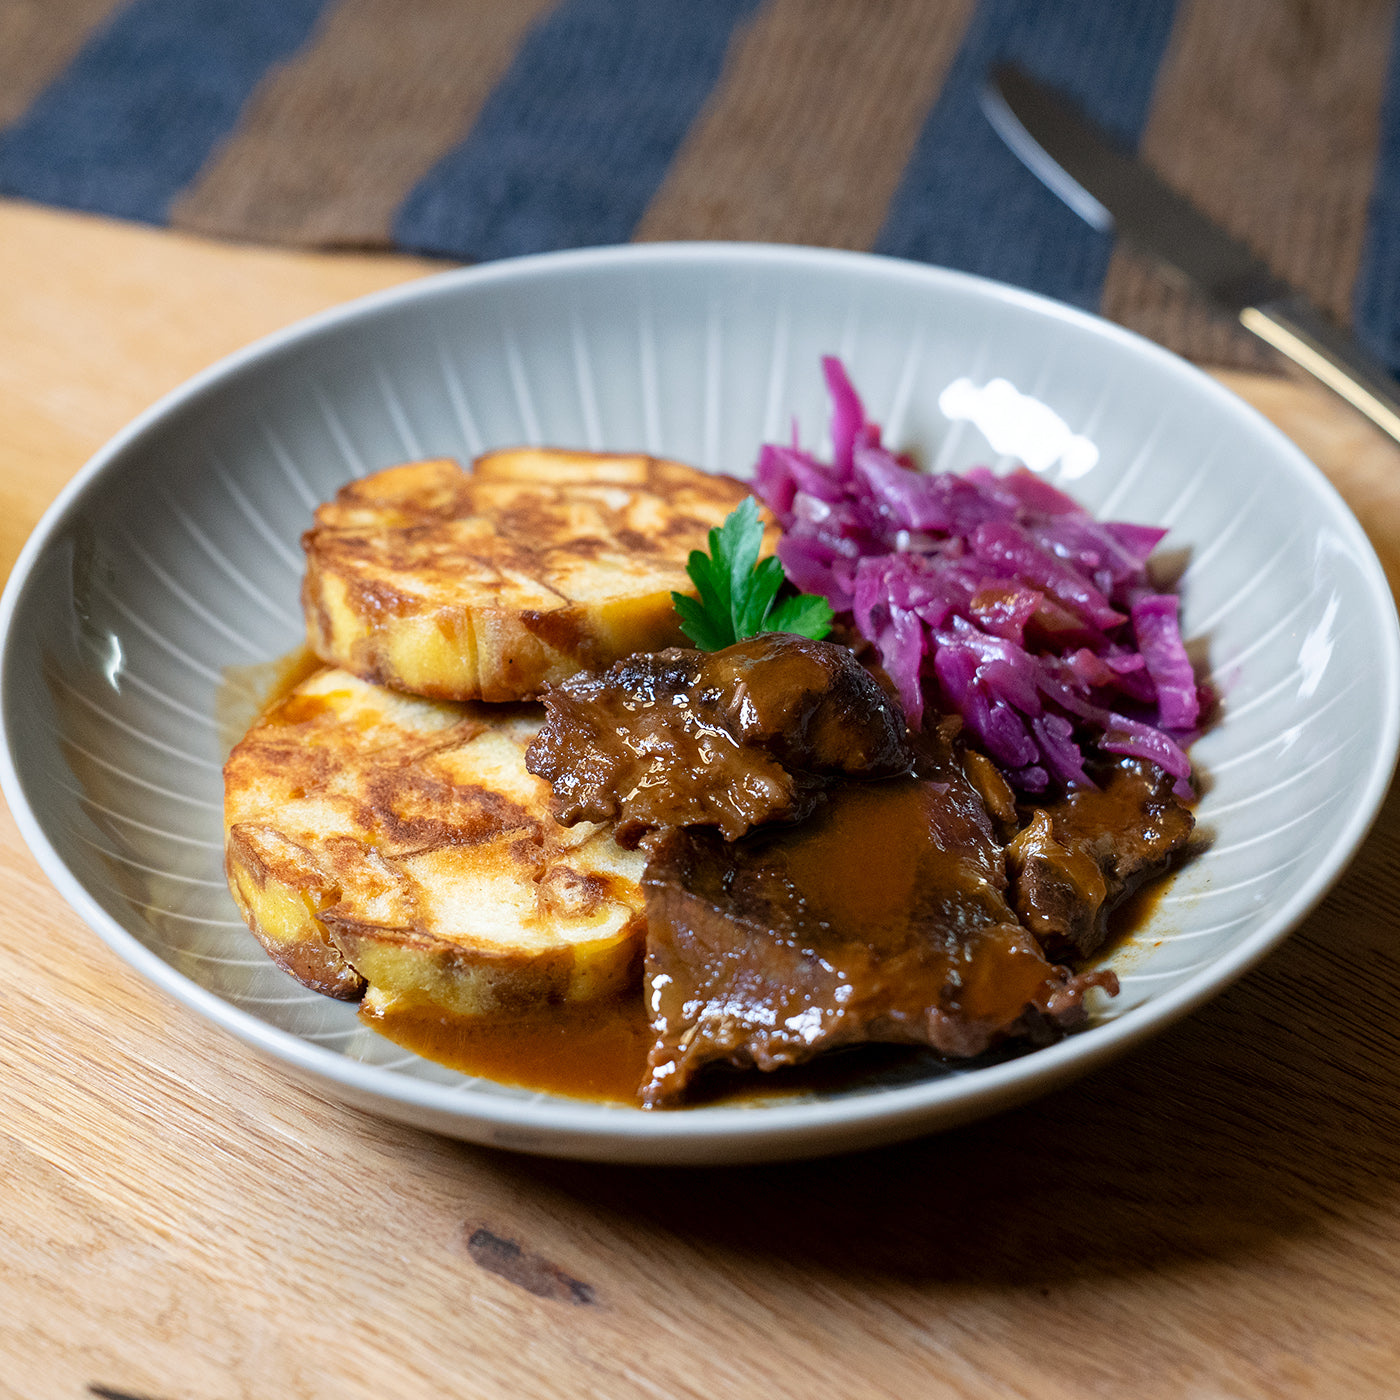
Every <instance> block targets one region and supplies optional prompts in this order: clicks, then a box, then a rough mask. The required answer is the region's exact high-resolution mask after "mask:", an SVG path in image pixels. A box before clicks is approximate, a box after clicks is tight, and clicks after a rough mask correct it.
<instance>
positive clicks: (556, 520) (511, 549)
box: [302, 448, 748, 701]
mask: <svg viewBox="0 0 1400 1400" xmlns="http://www.w3.org/2000/svg"><path fill="white" fill-rule="evenodd" d="M747 494H748V488H747V487H745V486H744V485H743V484H741V483H740V482H737V481H734V480H732V479H730V478H728V477H721V476H714V475H711V474H709V473H706V472H701V471H698V470H696V469H695V468H693V467H686V466H682V465H681V464H679V463H676V462H668V461H663V460H661V459H659V458H655V457H645V456H637V455H632V456H627V455H619V454H610V453H589V452H565V451H559V450H555V449H543V448H516V449H511V450H508V451H500V452H492V453H488V454H487V455H486V456H484V457H482V458H480V459H479V460H478V461H477V462H476V464H475V466H474V468H473V470H472V471H471V472H470V473H467V472H464V471H463V470H462V469H461V468H460V467H459V466H458V465H457V464H456V463H455V462H452V461H449V460H446V459H435V460H430V461H423V462H410V463H406V464H404V465H402V466H398V467H390V468H388V469H387V470H385V471H381V472H376V473H374V474H373V475H371V476H368V477H364V478H363V479H361V480H359V481H354V482H351V483H350V484H349V485H347V486H345V487H344V488H342V490H341V491H340V493H339V494H338V495H337V497H336V498H335V500H334V501H331V502H329V503H327V504H325V505H323V506H321V507H320V508H319V509H318V510H317V512H316V522H315V525H314V527H313V528H312V529H311V530H309V531H308V532H307V533H306V535H305V536H304V538H303V545H304V546H305V549H306V557H307V572H306V580H305V583H304V585H303V589H302V601H303V605H304V608H305V612H306V621H307V634H308V638H309V640H310V643H311V646H312V647H313V648H314V649H315V651H316V653H317V655H319V656H320V657H321V658H322V659H323V660H325V661H327V662H330V663H332V664H335V665H338V666H343V667H344V668H346V669H347V670H349V671H352V672H353V673H354V674H356V675H358V676H361V677H363V678H365V679H368V680H374V681H378V682H380V683H381V684H384V685H389V686H393V687H394V688H396V689H400V690H404V691H408V692H410V693H412V694H417V695H428V696H433V697H436V698H439V699H452V700H471V699H480V700H488V701H508V700H518V699H523V698H531V697H533V696H535V695H538V694H539V692H540V691H541V690H542V689H543V688H544V687H545V686H546V685H549V684H552V683H554V682H557V681H560V680H563V679H564V678H566V677H567V676H569V675H572V674H573V673H574V672H576V671H578V670H580V669H586V668H593V667H598V666H604V665H608V664H610V663H611V662H613V661H615V660H617V659H619V658H620V657H622V656H626V655H628V654H630V653H632V652H634V651H654V650H657V649H659V648H661V647H665V646H670V645H674V644H677V643H679V642H681V641H682V640H683V638H682V637H681V635H680V632H679V630H678V624H677V619H676V615H675V611H674V609H673V607H672V604H671V592H672V590H680V591H685V592H690V591H691V584H690V581H689V578H688V577H687V575H686V572H685V565H686V561H687V559H688V557H689V555H690V552H691V550H693V549H703V548H704V547H705V543H706V536H707V534H708V532H709V530H710V529H711V528H713V527H715V526H717V525H720V524H722V523H723V521H724V519H725V517H726V516H727V515H728V514H729V512H730V511H731V510H733V509H734V507H735V506H736V505H738V504H739V502H740V501H741V500H743V498H744V496H745V495H747Z"/></svg>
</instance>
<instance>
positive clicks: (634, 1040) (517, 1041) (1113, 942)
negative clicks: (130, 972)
mask: <svg viewBox="0 0 1400 1400" xmlns="http://www.w3.org/2000/svg"><path fill="white" fill-rule="evenodd" d="M322 665H323V663H322V662H321V661H320V660H319V658H317V656H316V655H315V653H314V652H312V651H311V650H310V648H308V647H300V648H298V649H297V650H296V651H293V652H291V653H289V654H288V655H287V656H284V657H280V658H278V659H277V660H276V661H271V662H266V663H264V664H262V665H259V666H248V667H238V668H232V667H230V668H228V669H227V671H226V673H225V686H224V688H223V690H222V692H221V694H220V696H219V715H218V719H219V728H220V734H221V737H223V738H224V739H225V744H224V747H225V749H230V748H232V747H233V745H234V744H235V743H237V742H238V740H239V739H241V738H242V737H243V734H244V732H245V731H246V730H247V729H248V728H249V726H250V725H252V724H253V722H254V721H255V720H257V719H258V718H259V717H260V716H261V715H263V714H264V713H266V711H268V710H269V709H271V708H272V707H273V706H274V705H276V704H277V703H278V702H279V701H281V700H283V699H284V698H285V697H286V696H287V695H288V694H289V693H290V692H291V691H292V690H294V689H295V688H296V687H297V686H298V685H300V684H301V682H302V681H304V680H306V679H307V678H308V677H309V676H311V675H312V674H313V673H314V672H315V671H317V670H318V669H319V668H320V667H321V666H322ZM870 837H871V839H870V840H869V841H867V842H866V843H865V845H866V848H867V849H866V852H865V855H864V856H863V857H862V860H863V861H864V860H868V861H869V864H868V865H866V866H865V870H864V874H863V876H862V877H861V879H860V881H859V883H860V885H861V887H862V889H864V890H865V892H866V893H867V894H869V893H870V891H871V888H872V882H873V888H875V889H880V888H886V887H888V886H889V885H890V883H891V882H890V881H889V879H888V876H889V874H890V873H891V872H890V871H888V870H883V871H882V870H881V869H880V867H881V866H883V865H888V864H889V862H890V861H891V860H895V861H896V862H897V859H898V857H897V855H896V854H895V853H894V851H893V850H892V849H891V848H890V846H889V843H888V842H887V841H882V840H880V839H879V836H878V835H877V829H876V828H872V829H871V831H870ZM833 873H834V872H833ZM829 879H830V876H829V877H828V881H829ZM850 883H851V887H852V888H854V885H855V882H854V881H852V882H850ZM1167 884H1168V880H1167V879H1166V878H1165V877H1163V878H1160V879H1156V880H1151V881H1149V882H1148V883H1147V884H1146V885H1145V886H1144V887H1143V888H1142V889H1140V890H1138V891H1137V892H1136V893H1135V894H1133V895H1132V896H1130V897H1129V898H1128V899H1126V900H1124V901H1123V902H1122V903H1121V904H1120V905H1119V906H1118V908H1117V909H1115V910H1114V911H1113V914H1112V916H1111V918H1110V921H1109V924H1110V934H1109V938H1108V940H1107V941H1106V942H1105V944H1104V947H1103V949H1102V950H1101V952H1100V954H1099V957H1098V959H1096V961H1101V960H1104V959H1106V958H1107V957H1108V956H1109V955H1111V954H1112V953H1113V952H1114V951H1116V950H1121V949H1122V948H1123V945H1124V944H1125V943H1126V942H1128V941H1129V940H1130V939H1131V938H1132V937H1133V936H1134V935H1135V934H1137V933H1138V932H1140V931H1141V929H1143V928H1144V927H1145V926H1146V925H1147V924H1148V922H1149V921H1150V920H1151V918H1152V915H1153V912H1154V911H1155V909H1156V906H1157V903H1158V901H1159V900H1160V898H1161V896H1162V893H1163V891H1164V889H1165V887H1166V885H1167ZM360 1019H361V1021H363V1022H364V1024H365V1025H367V1026H369V1027H370V1028H371V1029H373V1030H374V1031H376V1032H378V1034H380V1035H382V1036H384V1037H385V1039H387V1040H390V1041H392V1042H393V1043H394V1044H395V1045H398V1046H401V1047H402V1048H403V1049H405V1050H409V1051H412V1052H413V1053H414V1054H416V1055H421V1056H422V1057H423V1058H424V1059H426V1060H433V1061H435V1062H436V1063H437V1064H440V1065H445V1066H447V1068H449V1069H455V1070H458V1071H459V1072H460V1073H462V1074H468V1075H471V1076H473V1077H475V1078H480V1079H490V1080H493V1081H495V1082H496V1083H498V1084H509V1085H512V1086H514V1087H517V1088H522V1089H529V1090H533V1091H535V1092H539V1093H548V1094H558V1095H562V1096H564V1097H567V1098H574V1099H583V1100H588V1101H592V1102H596V1103H618V1104H635V1103H636V1101H637V1088H638V1086H639V1085H640V1084H641V1082H642V1079H643V1076H644V1075H645V1073H646V1062H647V1052H648V1051H649V1050H650V1048H651V1044H652V1033H651V1028H650V1027H649V1025H648V1024H647V1017H646V1008H645V1006H644V1004H643V1001H642V995H641V990H640V988H639V989H638V991H637V992H636V994H635V995H632V996H627V997H622V998H617V999H614V1000H610V1001H607V1002H602V1003H585V1004H581V1005H578V1006H568V1005H566V1006H555V1007H549V1008H547V1009H545V1010H542V1011H541V1012H539V1013H538V1014H536V1015H531V1016H526V1017H512V1018H507V1019H497V1018H495V1017H488V1018H481V1019H480V1020H476V1019H468V1018H465V1017H452V1016H442V1015H439V1014H437V1013H435V1012H432V1011H426V1012H425V1011H423V1010H422V1009H413V1008H409V1009H400V1010H391V1011H389V1012H388V1013H385V1014H373V1013H370V1012H368V1011H366V1010H364V1009H361V1011H360ZM933 1058H935V1057H933V1055H932V1052H930V1051H924V1050H911V1049H908V1048H906V1047H898V1046H880V1045H871V1046H860V1047H857V1048H855V1049H851V1050H838V1051H835V1052H833V1053H831V1054H828V1055H826V1056H822V1057H819V1058H818V1059H817V1060H816V1061H814V1062H812V1063H811V1064H808V1065H803V1066H799V1067H797V1068H795V1069H789V1070H786V1071H784V1073H783V1074H781V1075H777V1076H768V1075H764V1076H757V1075H755V1074H752V1073H750V1074H742V1075H741V1074H737V1073H729V1072H725V1071H716V1072H710V1073H707V1074H706V1075H705V1076H703V1077H702V1080H701V1082H700V1083H698V1084H697V1085H696V1090H695V1092H694V1093H693V1094H692V1095H691V1096H690V1102H692V1103H697V1104H698V1103H705V1102H713V1101H715V1100H716V1099H722V1100H724V1101H726V1102H742V1101H746V1100H759V1099H767V1098H773V1097H778V1098H788V1097H794V1096H797V1095H801V1094H804V1093H811V1092H814V1091H816V1092H821V1091H828V1092H829V1091H833V1090H836V1089H839V1088H841V1087H843V1085H851V1084H853V1083H854V1082H856V1081H857V1080H860V1079H865V1078H868V1077H870V1076H871V1075H872V1074H876V1075H877V1074H879V1073H880V1072H881V1071H882V1070H887V1069H891V1068H899V1067H903V1066H906V1065H908V1064H911V1063H913V1062H917V1061H921V1060H930V1059H933ZM779 1081H780V1082H779Z"/></svg>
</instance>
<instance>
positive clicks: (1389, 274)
mask: <svg viewBox="0 0 1400 1400" xmlns="http://www.w3.org/2000/svg"><path fill="white" fill-rule="evenodd" d="M1378 144H1379V150H1378V152H1377V157H1376V173H1375V183H1374V184H1373V185H1372V187H1371V205H1370V208H1369V210H1368V211H1367V215H1366V245H1365V249H1364V251H1363V252H1362V255H1361V268H1360V270H1359V272H1358V273H1357V278H1356V287H1355V289H1354V290H1353V293H1352V321H1353V324H1354V327H1355V330H1356V336H1357V339H1359V340H1360V341H1361V343H1362V344H1363V345H1365V346H1366V348H1367V349H1368V350H1370V351H1371V352H1372V353H1373V354H1376V355H1379V356H1380V357H1381V359H1382V360H1384V361H1385V362H1386V363H1387V364H1388V365H1389V366H1390V368H1391V370H1392V371H1394V372H1395V373H1397V374H1400V18H1398V19H1397V21H1396V27H1395V32H1394V33H1393V34H1392V36H1391V41H1390V61H1389V67H1388V69H1387V71H1386V79H1385V97H1384V100H1383V101H1382V103H1381V131H1380V141H1379V143H1378Z"/></svg>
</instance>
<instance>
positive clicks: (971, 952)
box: [642, 737, 1116, 1106]
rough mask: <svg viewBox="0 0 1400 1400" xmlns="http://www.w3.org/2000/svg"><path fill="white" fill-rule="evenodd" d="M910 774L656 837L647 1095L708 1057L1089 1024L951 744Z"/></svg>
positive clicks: (1045, 1035) (786, 1060) (1105, 982)
mask: <svg viewBox="0 0 1400 1400" xmlns="http://www.w3.org/2000/svg"><path fill="white" fill-rule="evenodd" d="M920 762H921V772H920V774H919V775H918V776H914V777H907V778H895V779H890V780H887V781H884V782H871V783H850V784H846V785H844V786H842V787H840V788H837V789H834V790H833V791H832V792H831V793H830V794H829V795H828V797H827V798H826V800H825V801H824V803H823V804H822V806H821V807H820V808H819V809H818V810H817V812H816V813H815V814H814V815H813V816H811V817H809V818H808V819H807V820H806V821H805V822H803V823H801V824H800V825H798V826H796V827H790V828H786V829H783V830H780V831H776V832H773V831H765V832H763V833H759V834H756V835H754V836H751V837H750V838H748V839H747V840H745V841H742V842H734V843H728V842H724V841H723V840H721V839H720V837H719V836H718V835H717V834H716V833H714V832H712V831H706V830H702V829H695V828H692V829H687V830H672V831H668V832H666V833H665V834H663V835H662V836H661V837H659V838H658V839H657V840H656V843H655V845H654V847H653V849H652V855H651V860H650V863H649V864H648V867H647V873H646V876H645V878H644V880H643V884H644V886H645V888H646V890H647V921H648V937H647V963H646V973H645V980H646V991H647V997H648V1011H649V1014H650V1016H651V1021H652V1026H653V1029H654V1031H655V1033H656V1044H655V1047H654V1048H653V1050H652V1054H651V1057H650V1060H649V1068H650V1078H649V1079H648V1081H647V1082H646V1083H645V1084H644V1085H643V1089H642V1099H643V1102H645V1103H647V1104H650V1105H653V1106H660V1105H664V1104H668V1103H672V1102H675V1101H677V1100H678V1099H679V1098H680V1097H681V1096H682V1095H683V1094H684V1093H685V1091H686V1089H687V1087H688V1085H689V1083H690V1081H691V1079H692V1077H693V1076H694V1075H695V1074H696V1073H697V1072H698V1071H699V1070H700V1069H701V1068H702V1067H703V1066H705V1065H707V1064H711V1063H726V1064H730V1065H735V1066H738V1067H744V1066H749V1065H752V1066H756V1067H757V1068H759V1069H763V1070H771V1069H776V1068H778V1067H780V1066H783V1065H791V1064H799V1063H802V1062H803V1061H805V1060H807V1059H809V1058H810V1057H811V1056H813V1055H815V1054H817V1053H819V1052H821V1051H825V1050H828V1049H831V1048H833V1047H836V1046H841V1045H850V1044H856V1043H862V1042H868V1041H874V1042H892V1043H900V1044H917V1045H927V1046H930V1047H931V1048H933V1049H935V1050H937V1051H939V1052H940V1053H943V1054H947V1055H955V1056H959V1057H963V1056H971V1055H977V1054H980V1053H981V1052H983V1051H984V1050H986V1049H988V1048H990V1047H991V1046H992V1045H994V1044H996V1043H997V1042H998V1041H1000V1040H1002V1039H1005V1038H1007V1037H1008V1036H1024V1037H1027V1038H1029V1039H1031V1040H1033V1041H1034V1040H1039V1041H1042V1042H1043V1041H1046V1040H1050V1039H1053V1038H1055V1037H1056V1036H1057V1035H1058V1034H1059V1033H1061V1032H1062V1031H1063V1030H1064V1029H1066V1028H1068V1027H1069V1026H1071V1025H1073V1024H1075V1023H1076V1022H1078V1021H1080V1020H1082V1019H1083V1016H1084V1014H1085V1013H1084V1009H1083V996H1084V993H1085V991H1087V990H1088V988H1089V987H1090V986H1095V985H1098V986H1104V987H1106V988H1108V989H1110V990H1112V989H1114V988H1116V979H1114V977H1113V975H1112V974H1111V973H1088V974H1082V975H1079V976H1073V975H1071V974H1070V973H1069V972H1068V970H1066V969H1065V968H1062V967H1059V966H1057V965H1055V964H1053V963H1051V962H1049V961H1047V959H1046V958H1045V956H1044V954H1043V953H1042V951H1041V949H1040V948H1039V946H1038V945H1037V943H1036V941H1035V939H1034V938H1032V937H1031V935H1030V933H1029V932H1028V931H1027V930H1026V929H1025V928H1023V927H1022V926H1021V924H1020V923H1019V922H1018V920H1017V918H1016V915H1015V914H1014V912H1013V911H1012V910H1011V908H1010V906H1009V905H1008V904H1007V902H1006V899H1005V890H1006V884H1007V877H1006V871H1005V860H1004V853H1003V848H1002V847H1001V845H1000V844H999V843H998V842H997V840H996V838H995V836H994V833H993V830H992V824H991V820H990V818H989V816H988V814H987V811H986V808H985V807H984V806H983V803H982V799H981V797H980V795H979V794H978V793H977V791H976V789H975V788H974V787H973V786H972V784H971V783H969V782H968V780H967V779H966V777H965V776H964V775H963V773H962V770H961V767H960V766H959V764H958V763H957V760H956V757H955V755H954V753H953V750H952V747H951V745H950V743H949V742H948V740H947V739H946V737H944V738H943V739H942V742H941V744H939V743H935V744H930V745H929V747H928V751H927V752H926V753H924V754H923V755H922V756H921V761H920Z"/></svg>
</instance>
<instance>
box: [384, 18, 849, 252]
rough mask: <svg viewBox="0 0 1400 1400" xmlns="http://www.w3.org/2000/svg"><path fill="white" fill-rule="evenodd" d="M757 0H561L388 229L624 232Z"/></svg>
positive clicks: (528, 244)
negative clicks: (457, 143) (473, 120)
mask: <svg viewBox="0 0 1400 1400" xmlns="http://www.w3.org/2000/svg"><path fill="white" fill-rule="evenodd" d="M758 3H759V0H682V3H658V0H563V3H561V4H560V5H559V7H558V8H557V9H556V10H555V11H554V12H553V13H552V14H550V15H549V16H548V18H546V19H545V20H543V21H542V22H541V23H540V24H539V25H537V26H536V27H535V29H534V30H532V31H531V33H530V34H529V35H528V36H527V37H526V39H525V41H524V43H523V44H522V45H521V47H520V51H519V53H518V54H517V55H516V58H515V61H514V63H513V64H512V65H511V67H510V69H509V71H508V72H507V73H506V75H505V77H504V78H503V79H502V80H501V82H500V83H499V84H498V85H497V87H496V89H495V91H494V92H493V93H492V94H491V96H490V97H489V98H488V99H487V101H486V104H485V105H484V106H483V108H482V110H481V113H480V115H479V116H478V118H477V120H476V123H475V125H474V126H473V127H472V130H471V131H470V133H468V136H467V139H466V140H465V141H464V142H463V143H462V144H461V145H460V146H458V147H457V148H456V149H455V150H453V151H451V152H449V153H448V154H447V155H446V156H445V157H443V159H442V160H441V161H439V162H438V164H437V165H436V166H435V167H434V168H433V169H432V170H431V171H429V172H428V174H427V175H426V176H425V177H424V178H423V179H422V180H421V181H420V182H419V183H418V185H417V186H416V187H415V188H414V189H413V191H412V192H411V193H410V194H409V196H408V198H407V199H406V200H405V201H404V203H403V205H402V207H401V208H400V210H399V214H398V217H397V219H396V220H395V223H394V238H395V241H396V242H398V243H399V244H400V245H401V246H403V247H406V248H411V249H414V250H416V251H419V252H426V253H446V254H450V255H454V256H457V257H462V258H471V259H487V258H500V257H508V256H511V255H513V254H516V253H534V252H542V251H545V250H547V249H551V248H572V247H583V246H588V245H591V244H599V243H621V242H624V241H626V239H627V238H628V237H630V235H631V233H632V230H633V228H635V227H636V225H637V222H638V221H639V220H640V219H641V217H642V214H643V212H644V211H645V209H646V207H647V204H648V202H649V201H650V199H651V196H652V194H653V192H654V191H655V190H656V187H657V186H658V185H659V184H660V183H661V180H662V177H663V176H664V175H665V173H666V168H667V166H669V165H670V163H671V159H672V157H673V156H674V155H675V153H676V149H677V147H679V145H680V143H681V141H682V140H683V139H684V137H685V134H686V132H687V131H688V130H689V128H690V125H691V123H692V122H693V121H694V120H695V117H696V115H697V114H698V112H699V110H700V107H701V104H702V103H703V102H704V101H705V99H706V97H708V96H709V93H710V90H711V89H712V88H713V86H714V84H715V81H716V79H717V78H718V77H719V73H720V69H721V67H722V66H723V63H724V55H725V50H726V48H727V47H728V45H729V40H730V36H731V35H732V33H733V31H734V28H735V26H736V25H737V24H738V23H739V22H740V21H741V20H743V19H744V18H745V17H746V16H747V15H749V14H750V13H751V12H752V11H753V10H754V9H756V8H757V6H758ZM838 3H845V0H838Z"/></svg>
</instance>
